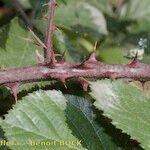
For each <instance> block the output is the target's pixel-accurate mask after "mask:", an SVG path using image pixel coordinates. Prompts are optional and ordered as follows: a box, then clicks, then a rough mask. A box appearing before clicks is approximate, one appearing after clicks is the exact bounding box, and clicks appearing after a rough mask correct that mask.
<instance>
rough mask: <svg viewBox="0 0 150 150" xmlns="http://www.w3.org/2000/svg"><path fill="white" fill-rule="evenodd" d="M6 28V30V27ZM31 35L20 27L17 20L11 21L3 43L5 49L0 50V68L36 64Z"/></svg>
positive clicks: (34, 47)
mask: <svg viewBox="0 0 150 150" xmlns="http://www.w3.org/2000/svg"><path fill="white" fill-rule="evenodd" d="M6 28H8V27H7V26H6ZM0 38H3V37H1V35H0ZM32 38H33V37H32V35H31V33H30V32H29V31H28V30H26V29H25V28H23V27H22V26H21V23H20V22H19V19H18V18H15V19H13V20H12V21H11V23H10V25H9V33H8V35H7V40H6V42H5V43H0V45H4V44H5V49H2V48H1V49H0V65H1V67H11V68H12V67H20V66H29V65H32V64H36V63H37V60H36V55H35V49H36V48H37V47H36V46H35V45H34V44H33V42H30V41H32Z"/></svg>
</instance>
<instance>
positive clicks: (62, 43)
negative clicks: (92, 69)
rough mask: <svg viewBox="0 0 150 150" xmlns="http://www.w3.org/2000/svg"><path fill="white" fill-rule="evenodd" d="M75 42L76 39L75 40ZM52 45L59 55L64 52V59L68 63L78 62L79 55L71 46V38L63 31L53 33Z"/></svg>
mask: <svg viewBox="0 0 150 150" xmlns="http://www.w3.org/2000/svg"><path fill="white" fill-rule="evenodd" d="M76 40H77V39H76ZM54 45H55V47H56V49H57V50H58V52H59V53H60V54H63V53H64V52H65V56H64V57H65V59H66V60H67V61H69V62H74V61H79V60H80V59H81V54H80V53H78V51H77V49H76V48H75V46H74V45H73V41H71V38H70V37H69V36H68V35H67V34H65V33H64V32H63V31H61V30H59V31H56V32H55V40H54Z"/></svg>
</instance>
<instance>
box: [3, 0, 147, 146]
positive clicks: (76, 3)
mask: <svg viewBox="0 0 150 150" xmlns="http://www.w3.org/2000/svg"><path fill="white" fill-rule="evenodd" d="M47 2H48V0H0V66H1V68H6V67H9V68H10V67H11V68H12V67H20V66H29V65H32V64H36V63H37V60H36V57H35V50H36V49H38V50H39V52H40V53H42V48H41V47H40V46H37V44H35V42H36V41H35V38H34V37H33V35H32V34H31V33H30V32H29V30H28V29H27V27H30V28H32V30H33V31H34V33H35V34H36V35H37V36H38V37H39V38H40V39H41V40H43V41H44V37H45V33H46V26H47V14H48V9H47V6H46V5H45V4H46V3H47ZM24 12H25V13H26V15H24ZM55 22H56V25H57V28H58V29H57V31H56V32H55V33H54V48H55V52H57V53H60V54H63V53H64V52H65V58H66V60H67V61H69V62H77V61H82V60H83V59H85V57H86V56H88V55H89V54H90V53H91V52H92V51H93V48H94V45H95V43H96V42H97V50H96V56H97V59H98V60H100V61H103V62H106V63H111V64H116V63H117V64H120V63H129V62H131V60H129V59H127V58H125V57H124V56H125V55H126V54H127V52H128V51H129V50H130V49H131V48H136V47H137V44H138V41H139V39H140V38H146V39H147V40H148V46H147V48H146V50H145V54H144V58H143V60H142V62H143V63H150V0H58V8H57V10H56V15H55ZM60 85H61V86H60ZM72 85H74V86H72ZM68 87H69V88H68V89H65V88H64V86H63V85H62V84H60V83H56V82H48V83H47V82H39V83H36V84H33V83H31V84H25V85H23V86H21V87H20V89H19V91H20V94H19V97H22V96H24V95H26V93H27V92H28V91H29V90H30V91H33V90H37V89H38V88H44V89H53V88H57V89H60V90H62V91H64V92H65V93H67V94H68V93H75V94H77V95H82V96H83V95H84V97H87V95H86V94H85V93H83V92H82V90H81V89H80V87H79V85H76V84H72V83H69V84H68ZM75 89H78V91H76V90H75ZM0 103H1V105H0V114H5V113H6V111H7V110H8V109H10V108H11V106H12V103H13V101H12V96H11V95H10V93H9V91H8V90H7V89H6V88H4V87H1V88H0ZM116 132H117V134H118V132H119V131H116ZM119 134H120V132H119ZM124 138H125V139H126V143H125V144H126V145H128V144H129V143H130V142H131V141H130V140H129V137H128V138H126V136H125V137H124V135H123V139H124ZM119 140H120V139H119ZM120 141H121V140H120ZM123 141H124V140H123ZM121 142H122V141H121ZM133 143H134V142H133ZM125 144H124V147H126V145H125ZM130 144H131V143H130ZM133 145H136V146H137V143H136V142H135V143H134V144H133ZM131 147H132V144H131ZM137 149H140V148H139V147H138V148H137Z"/></svg>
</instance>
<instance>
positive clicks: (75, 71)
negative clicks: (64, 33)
mask: <svg viewBox="0 0 150 150" xmlns="http://www.w3.org/2000/svg"><path fill="white" fill-rule="evenodd" d="M81 77H83V78H86V79H90V78H95V79H98V78H100V79H102V78H111V79H118V78H129V79H135V80H139V81H148V80H150V65H147V64H141V63H138V64H136V65H135V66H131V65H110V64H104V63H101V62H98V61H97V62H93V63H92V62H89V61H86V62H85V63H84V64H82V65H80V64H69V63H63V64H62V63H56V64H55V65H54V66H51V67H49V66H44V65H35V66H31V67H25V68H16V69H6V70H0V85H2V84H8V83H14V82H18V83H21V82H22V83H25V82H33V81H41V80H51V79H56V80H61V81H63V82H64V81H65V80H67V79H70V80H74V79H77V80H78V79H80V78H81Z"/></svg>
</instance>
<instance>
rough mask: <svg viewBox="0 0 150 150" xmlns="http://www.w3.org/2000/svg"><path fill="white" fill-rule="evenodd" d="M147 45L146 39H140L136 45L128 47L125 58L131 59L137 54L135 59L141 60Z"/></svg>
mask: <svg viewBox="0 0 150 150" xmlns="http://www.w3.org/2000/svg"><path fill="white" fill-rule="evenodd" d="M146 47H147V39H142V38H141V39H140V40H139V42H138V47H137V48H134V49H130V50H129V52H128V53H127V56H126V57H127V58H130V59H133V58H135V56H136V55H137V59H139V60H142V59H143V55H144V49H145V48H146Z"/></svg>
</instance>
